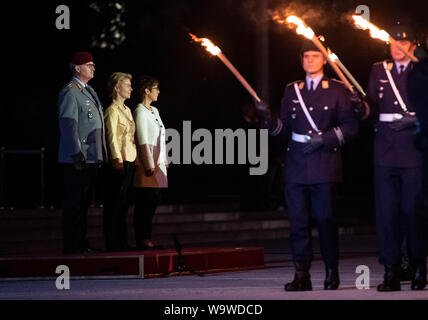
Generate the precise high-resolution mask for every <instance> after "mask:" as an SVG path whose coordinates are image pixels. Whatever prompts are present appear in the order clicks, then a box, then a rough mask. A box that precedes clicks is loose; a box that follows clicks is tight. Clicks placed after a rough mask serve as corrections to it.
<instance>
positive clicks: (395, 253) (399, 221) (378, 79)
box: [368, 60, 426, 291]
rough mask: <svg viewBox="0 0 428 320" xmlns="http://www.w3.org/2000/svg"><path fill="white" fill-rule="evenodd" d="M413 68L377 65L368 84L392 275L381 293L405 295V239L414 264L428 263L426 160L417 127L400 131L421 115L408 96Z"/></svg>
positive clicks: (384, 245) (379, 205) (382, 250)
mask: <svg viewBox="0 0 428 320" xmlns="http://www.w3.org/2000/svg"><path fill="white" fill-rule="evenodd" d="M412 68H413V63H412V62H410V63H409V64H408V65H407V68H405V69H404V68H401V69H402V71H401V72H400V73H399V72H398V70H397V67H396V64H395V63H394V61H393V60H388V61H384V62H379V63H375V64H374V65H373V67H372V71H371V74H370V78H369V84H368V97H369V99H370V102H371V106H372V109H373V111H374V116H375V129H374V131H375V137H374V175H375V199H376V223H377V233H378V241H379V262H380V263H381V264H383V265H385V271H386V273H385V282H384V284H383V285H381V286H379V287H378V289H379V290H380V291H391V290H390V289H392V290H400V284H399V279H398V280H397V276H396V274H397V273H399V266H400V261H401V250H400V249H401V243H402V236H401V233H404V236H405V237H406V241H407V247H408V248H407V250H408V253H409V256H410V259H411V260H412V261H413V262H418V261H419V262H420V261H425V259H426V253H425V252H424V246H425V244H424V241H422V239H423V231H424V230H423V227H422V224H421V221H422V220H421V217H420V214H419V212H420V211H419V210H417V207H420V206H421V192H422V154H421V152H420V151H419V150H417V149H416V148H415V145H414V139H415V134H414V133H415V125H414V123H413V124H412V123H410V125H408V126H403V127H400V126H399V127H396V124H398V125H400V121H403V120H405V118H406V117H407V118H410V119H411V118H412V117H414V111H415V110H414V108H413V106H412V104H411V103H410V101H409V99H408V96H407V78H408V75H409V73H410V71H411V70H412ZM386 70H389V72H390V75H391V77H392V79H393V82H394V83H395V86H396V88H397V90H398V92H399V96H401V98H402V102H403V104H404V105H402V103H400V101H399V99H398V97H397V95H396V94H395V93H394V91H393V87H392V84H391V81H390V79H389V77H388V75H387V71H386ZM409 115H410V116H409ZM424 263H425V262H424ZM390 283H392V285H391V286H390V285H389V284H390ZM412 288H413V285H412Z"/></svg>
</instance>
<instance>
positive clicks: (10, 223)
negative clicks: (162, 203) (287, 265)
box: [0, 208, 286, 232]
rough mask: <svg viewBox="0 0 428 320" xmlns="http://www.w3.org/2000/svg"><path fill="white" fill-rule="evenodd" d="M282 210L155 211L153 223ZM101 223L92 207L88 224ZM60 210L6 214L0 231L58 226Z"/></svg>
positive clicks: (261, 216)
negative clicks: (42, 212)
mask: <svg viewBox="0 0 428 320" xmlns="http://www.w3.org/2000/svg"><path fill="white" fill-rule="evenodd" d="M285 217H286V212H284V211H267V212H205V213H167V212H156V214H155V216H154V218H153V223H154V224H171V223H187V222H216V221H243V220H270V219H285ZM132 221H133V208H131V209H130V211H129V214H128V218H127V222H128V224H132ZM102 223H103V219H102V209H96V210H95V209H92V210H90V211H89V214H88V226H94V227H95V226H101V225H102ZM60 226H61V212H60V211H59V210H57V211H55V212H52V213H50V214H49V215H45V214H43V215H42V214H41V215H40V216H35V215H28V216H27V217H26V218H23V217H16V218H15V217H13V216H8V217H7V218H5V217H1V218H0V232H8V231H9V230H31V229H35V228H38V229H39V228H41V229H43V228H60Z"/></svg>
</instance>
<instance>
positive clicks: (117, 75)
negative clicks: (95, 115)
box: [107, 72, 132, 99]
mask: <svg viewBox="0 0 428 320" xmlns="http://www.w3.org/2000/svg"><path fill="white" fill-rule="evenodd" d="M125 79H129V80H130V81H131V80H132V76H131V75H130V74H129V73H123V72H114V73H112V74H111V75H110V77H109V78H108V83H107V93H108V96H109V97H110V98H111V99H114V98H116V92H115V90H114V89H115V88H116V86H117V85H118V84H119V83H120V82H121V81H123V80H125Z"/></svg>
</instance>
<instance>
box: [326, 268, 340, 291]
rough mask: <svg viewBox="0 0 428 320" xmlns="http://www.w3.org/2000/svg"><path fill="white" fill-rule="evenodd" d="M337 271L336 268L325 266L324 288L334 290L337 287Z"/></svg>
mask: <svg viewBox="0 0 428 320" xmlns="http://www.w3.org/2000/svg"><path fill="white" fill-rule="evenodd" d="M339 283H340V281H339V271H338V270H337V268H326V275H325V280H324V290H336V289H337V288H339Z"/></svg>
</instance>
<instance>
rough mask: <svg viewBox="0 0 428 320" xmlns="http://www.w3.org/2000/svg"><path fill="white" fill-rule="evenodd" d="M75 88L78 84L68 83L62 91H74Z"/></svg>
mask: <svg viewBox="0 0 428 320" xmlns="http://www.w3.org/2000/svg"><path fill="white" fill-rule="evenodd" d="M75 86H76V84H75V83H74V82H73V81H70V82H69V83H67V84H66V85H65V86H63V87H62V88H61V91H64V90H69V89H72V88H74V87H75Z"/></svg>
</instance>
